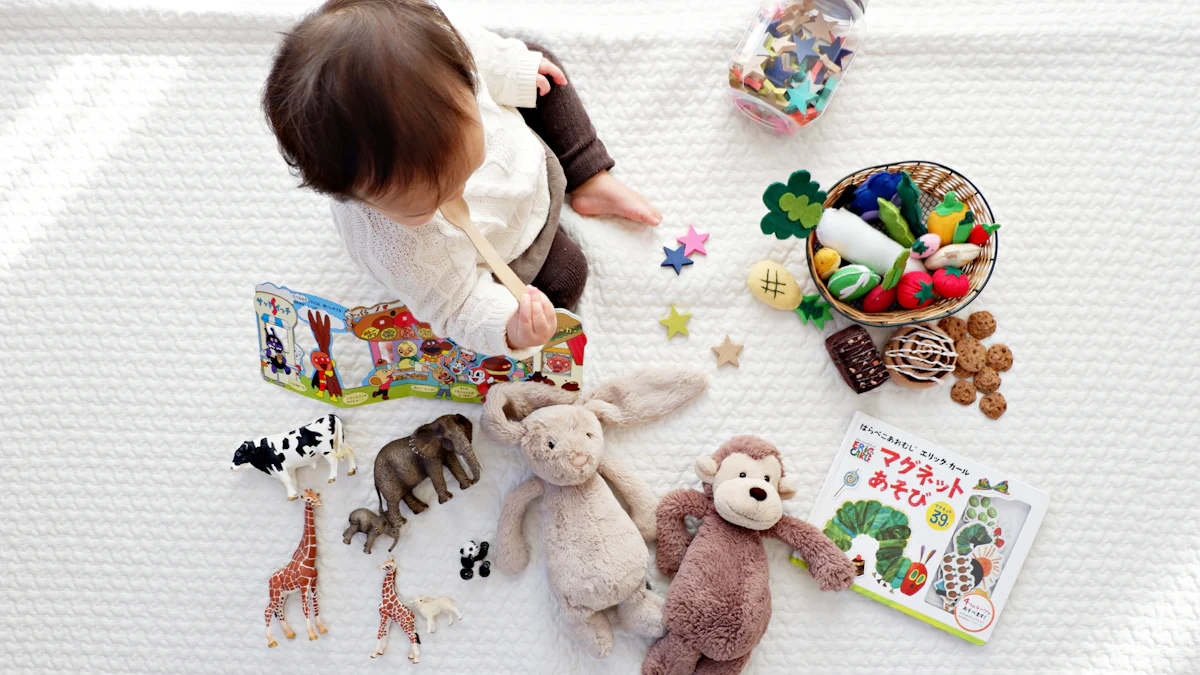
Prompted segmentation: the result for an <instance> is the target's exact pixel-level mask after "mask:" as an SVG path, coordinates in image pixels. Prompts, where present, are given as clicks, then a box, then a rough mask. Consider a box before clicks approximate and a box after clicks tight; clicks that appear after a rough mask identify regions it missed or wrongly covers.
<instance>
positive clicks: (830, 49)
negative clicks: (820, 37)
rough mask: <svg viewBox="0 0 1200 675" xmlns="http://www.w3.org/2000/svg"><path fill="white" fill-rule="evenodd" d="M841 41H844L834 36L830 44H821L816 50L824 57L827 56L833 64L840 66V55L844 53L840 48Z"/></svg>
mask: <svg viewBox="0 0 1200 675" xmlns="http://www.w3.org/2000/svg"><path fill="white" fill-rule="evenodd" d="M843 42H845V41H844V40H843V39H842V38H840V37H839V38H834V40H833V43H832V44H828V45H821V46H820V47H817V51H819V52H821V54H823V55H824V56H825V57H826V58H828V59H829V61H830V63H832V64H833V65H835V66H838V67H841V65H842V55H843V54H844V53H845V52H844V50H843V49H842V43H843Z"/></svg>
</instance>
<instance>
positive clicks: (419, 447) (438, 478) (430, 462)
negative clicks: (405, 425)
mask: <svg viewBox="0 0 1200 675" xmlns="http://www.w3.org/2000/svg"><path fill="white" fill-rule="evenodd" d="M471 440H472V427H471V420H469V419H467V418H465V417H463V416H462V415H443V416H442V417H439V418H437V419H436V420H434V421H432V422H430V423H429V424H426V425H424V426H421V427H418V428H417V430H416V431H415V432H413V434H412V435H411V436H408V437H407V438H401V439H399V440H396V441H392V442H391V443H388V444H387V445H385V446H383V449H382V450H380V451H379V455H378V456H376V457H375V493H376V494H377V495H378V496H379V510H380V511H382V512H383V513H385V514H386V515H387V519H388V522H390V523H391V524H392V526H393V527H396V528H399V527H400V526H401V525H403V524H404V523H406V522H408V521H407V520H405V519H404V516H402V515H400V502H401V501H403V502H404V503H405V504H408V508H410V509H412V512H413V513H420V512H422V511H424V510H425V509H427V508H429V505H428V504H426V503H425V502H423V501H421V500H420V499H417V498H416V496H415V495H413V493H412V491H413V488H415V487H417V486H418V485H420V484H421V483H422V482H423V481H424V480H425V479H426V478H429V480H431V481H433V489H434V490H436V491H437V496H438V503H439V504H445V503H446V502H447V501H449V500H450V499H451V498H452V497H454V495H452V494H450V491H449V490H447V489H446V477H445V475H443V474H442V467H443V466H445V468H447V469H450V473H451V474H453V475H454V478H455V480H457V481H458V487H460V488H462V489H463V490H466V489H467V488H469V487H471V486H472V485H474V484H475V483H477V482H479V475H480V468H479V461H478V460H476V459H475V450H474V449H473V448H472V447H471ZM459 458H462V459H463V460H465V461H466V463H467V466H469V467H470V468H471V477H468V476H467V473H466V472H465V471H463V467H462V464H460V463H459ZM384 500H386V501H387V508H386V509H384Z"/></svg>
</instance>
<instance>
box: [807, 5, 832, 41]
mask: <svg viewBox="0 0 1200 675" xmlns="http://www.w3.org/2000/svg"><path fill="white" fill-rule="evenodd" d="M836 25H837V24H835V23H833V22H832V21H830V20H828V19H826V18H825V15H824V14H821V13H820V12H817V13H816V14H814V15H813V16H811V17H809V19H808V23H806V24H804V30H806V31H808V32H809V34H810V35H813V36H815V37H817V38H818V39H820V40H824V41H825V42H832V41H833V36H832V35H831V34H830V29H832V28H833V27H834V26H836Z"/></svg>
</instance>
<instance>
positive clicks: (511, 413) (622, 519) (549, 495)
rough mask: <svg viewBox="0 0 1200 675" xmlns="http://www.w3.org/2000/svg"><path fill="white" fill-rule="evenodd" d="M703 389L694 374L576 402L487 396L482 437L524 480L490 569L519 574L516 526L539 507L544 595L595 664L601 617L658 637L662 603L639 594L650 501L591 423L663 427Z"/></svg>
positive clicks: (600, 654) (524, 390) (523, 394)
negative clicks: (501, 449)
mask: <svg viewBox="0 0 1200 675" xmlns="http://www.w3.org/2000/svg"><path fill="white" fill-rule="evenodd" d="M706 384H707V382H706V379H705V377H704V375H703V374H701V373H696V372H692V371H687V370H682V369H674V368H670V369H668V368H662V369H652V370H644V371H641V372H639V373H634V374H632V375H630V376H628V377H625V378H621V379H618V380H613V381H610V382H608V383H606V384H603V385H601V386H599V387H597V388H596V389H594V390H593V391H591V392H589V393H587V394H585V395H583V396H581V397H578V400H577V399H576V395H575V394H574V393H572V392H568V391H564V390H562V389H559V388H557V387H547V386H546V385H544V384H540V383H534V382H521V383H509V384H502V385H500V386H498V387H496V388H495V389H492V390H490V391H489V392H488V399H487V402H486V403H485V404H484V408H483V425H484V428H485V429H486V430H487V431H488V432H489V433H491V434H493V435H494V436H496V437H498V438H500V439H501V440H504V441H507V442H509V443H515V444H519V445H520V447H521V452H522V454H523V455H524V456H525V461H526V463H528V464H529V468H530V469H532V470H533V473H534V477H533V478H530V479H529V480H527V481H526V482H525V483H523V484H522V485H521V486H520V487H518V488H517V489H516V490H515V491H514V492H512V493H511V494H510V495H508V498H507V499H506V500H505V502H504V509H503V511H502V512H501V514H500V533H499V539H498V541H497V549H498V555H497V559H496V566H497V567H498V568H499V569H500V570H501V571H503V572H504V573H505V574H510V575H511V574H516V573H518V572H520V571H521V570H523V569H524V568H525V566H526V565H528V564H529V545H528V544H527V543H526V541H525V536H524V534H522V531H521V523H522V521H523V520H524V515H525V511H526V510H527V509H528V508H529V505H530V503H531V502H532V501H533V500H535V499H537V498H538V497H542V525H543V527H545V528H546V531H545V535H544V537H543V541H544V545H543V547H542V550H543V555H545V558H546V567H547V570H548V572H549V577H550V588H551V590H552V591H553V592H554V594H555V595H557V596H558V598H559V600H560V601H561V606H562V609H563V612H564V615H565V616H564V619H565V621H564V622H563V623H564V624H565V625H566V628H567V630H568V631H569V633H570V634H571V636H572V637H573V638H575V640H576V641H578V642H579V643H580V644H582V646H583V647H584V648H585V649H586V651H587V653H589V654H591V655H592V656H593V657H595V658H604V657H606V656H608V655H609V653H611V652H612V648H613V631H612V626H611V625H610V624H609V619H608V615H607V614H606V613H605V610H607V609H609V608H616V610H617V612H616V613H617V616H618V617H619V618H620V620H621V622H622V623H623V624H625V626H626V627H627V628H629V629H631V630H633V631H634V632H636V633H637V634H638V635H641V636H643V637H651V638H653V637H659V636H661V635H662V634H663V619H662V603H663V600H662V598H661V597H660V596H658V595H655V594H654V593H651V592H650V591H649V589H648V588H647V584H646V568H647V567H648V565H649V563H650V553H649V551H647V550H646V544H645V542H644V541H643V539H644V540H645V541H653V540H654V537H655V524H654V496H653V495H652V494H651V493H650V489H649V487H647V485H646V484H645V483H644V482H642V481H641V480H640V479H638V478H637V476H636V475H634V474H633V473H632V472H630V471H629V470H628V469H626V468H625V466H624V465H623V464H621V462H620V461H618V460H617V459H616V458H615V457H613V456H611V455H608V454H605V452H604V431H603V430H602V428H601V423H605V424H612V425H617V426H623V425H627V424H634V423H637V422H645V421H649V420H654V419H658V418H660V417H664V416H666V415H667V414H669V413H671V412H674V411H675V410H677V409H679V408H681V407H682V406H683V405H684V404H686V403H687V402H688V401H691V400H692V399H694V398H695V397H697V396H698V395H699V394H700V393H701V392H702V391H704V387H705V385H706ZM610 484H611V485H612V487H611V488H610V487H609V485H610ZM614 491H616V492H618V493H620V495H621V496H622V497H624V499H625V503H626V504H628V505H629V509H630V511H629V513H626V511H625V510H624V509H622V508H621V504H620V502H618V501H617V498H616V496H615V495H614V494H613V492H614Z"/></svg>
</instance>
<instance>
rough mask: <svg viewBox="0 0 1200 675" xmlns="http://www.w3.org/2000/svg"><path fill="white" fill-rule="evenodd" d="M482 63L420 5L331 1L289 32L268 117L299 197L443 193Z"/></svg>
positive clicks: (271, 82)
mask: <svg viewBox="0 0 1200 675" xmlns="http://www.w3.org/2000/svg"><path fill="white" fill-rule="evenodd" d="M474 73H475V62H474V59H473V58H472V57H471V51H470V49H469V48H468V47H467V44H466V42H465V41H464V40H463V38H462V36H461V35H459V33H458V31H456V30H455V29H454V26H452V25H450V21H449V20H448V19H447V18H446V15H445V14H443V13H442V11H441V10H440V9H438V7H437V6H436V5H433V4H432V3H430V2H426V1H425V0H328V2H326V3H325V4H324V5H322V6H321V7H320V9H318V10H316V11H315V12H313V13H312V14H309V15H308V16H306V17H304V19H303V20H301V21H300V23H298V24H296V26H295V27H294V28H293V29H292V30H291V31H290V32H288V33H285V34H284V37H283V42H282V43H281V44H280V46H279V50H278V51H277V52H276V54H275V61H274V64H273V65H272V67H271V74H270V75H269V76H268V77H267V83H266V85H265V86H264V88H263V110H264V112H265V113H266V116H267V123H268V124H270V126H271V130H272V131H273V132H275V137H276V139H278V141H279V151H280V153H282V154H283V158H284V159H285V160H287V163H288V164H289V165H290V166H291V167H292V169H293V171H294V172H295V173H296V174H298V175H299V177H300V179H301V183H300V185H301V186H302V187H308V188H312V189H313V190H316V191H317V192H321V193H324V194H328V195H331V196H333V197H336V198H339V199H345V198H349V197H352V196H355V194H368V195H376V194H385V193H387V192H388V191H390V190H392V189H396V188H405V187H407V186H421V187H428V188H429V189H433V190H438V189H439V185H440V183H439V178H440V177H441V176H442V175H443V173H444V172H446V171H447V169H449V168H450V167H452V166H453V165H454V164H455V163H456V162H458V161H459V158H460V157H461V151H462V145H463V138H464V134H463V132H462V127H463V125H464V124H465V123H467V122H468V121H470V119H471V117H470V113H469V111H468V109H467V107H466V103H467V102H466V100H465V93H466V92H470V93H471V94H474V93H475V91H476V84H475V75H474Z"/></svg>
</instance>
